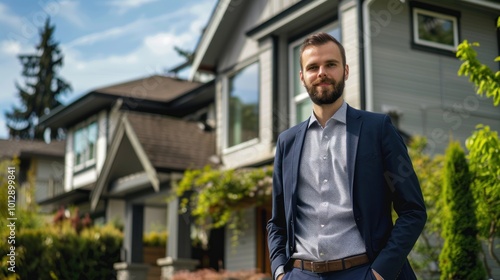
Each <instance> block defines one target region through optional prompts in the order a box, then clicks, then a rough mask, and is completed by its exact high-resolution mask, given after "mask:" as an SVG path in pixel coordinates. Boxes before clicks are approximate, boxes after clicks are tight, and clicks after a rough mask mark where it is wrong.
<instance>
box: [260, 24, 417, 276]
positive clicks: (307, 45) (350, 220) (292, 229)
mask: <svg viewBox="0 0 500 280" xmlns="http://www.w3.org/2000/svg"><path fill="white" fill-rule="evenodd" d="M300 53H301V57H300V63H301V71H300V80H301V81H302V84H303V86H304V87H305V88H306V89H307V92H308V93H309V96H310V98H311V100H312V101H313V113H312V115H311V117H310V118H309V119H308V120H307V121H305V122H303V123H301V124H299V125H297V126H294V127H292V128H290V129H288V130H286V131H284V132H283V133H281V134H280V136H279V138H278V142H277V145H276V155H275V161H274V174H273V194H272V204H273V210H272V216H271V219H270V220H269V222H268V225H267V230H268V241H269V252H270V259H271V269H272V272H273V277H274V279H277V280H282V279H283V280H290V279H304V280H306V279H322V280H329V279H332V280H333V279H335V280H337V279H339V280H343V279H345V280H353V279H354V280H357V279H385V280H393V279H416V277H415V274H414V273H413V271H412V269H411V267H410V265H409V263H408V260H407V255H408V254H409V252H410V251H411V249H412V247H413V245H414V244H415V242H416V240H417V238H418V236H419V235H420V232H421V231H422V229H423V227H424V224H425V221H426V219H427V215H426V211H425V206H424V201H423V197H422V192H421V190H420V185H419V182H418V179H417V177H416V175H415V172H414V171H413V167H412V164H411V161H410V158H409V156H408V153H407V149H406V146H405V144H404V142H403V140H402V138H401V137H400V136H399V134H398V133H397V131H396V129H395V128H394V126H393V125H392V124H391V122H390V119H389V117H387V116H386V115H382V114H376V113H370V112H365V111H360V110H356V109H354V108H351V107H350V106H349V105H347V104H346V103H345V102H344V100H343V97H342V95H343V90H344V82H345V80H347V78H348V77H349V66H348V65H347V64H346V59H345V51H344V48H343V46H342V45H341V44H340V43H339V42H338V41H337V40H336V39H335V38H333V37H332V36H330V35H329V34H326V33H318V34H313V35H311V36H309V37H308V38H306V39H305V41H304V43H303V44H302V47H301V52H300ZM392 207H394V210H395V211H396V213H397V214H398V218H397V220H396V222H395V224H394V225H393V222H392V215H391V209H392Z"/></svg>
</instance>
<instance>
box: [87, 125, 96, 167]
mask: <svg viewBox="0 0 500 280" xmlns="http://www.w3.org/2000/svg"><path fill="white" fill-rule="evenodd" d="M87 139H88V151H89V155H88V159H89V160H91V159H94V158H95V145H96V142H97V123H96V122H93V123H91V124H90V125H89V127H88V135H87Z"/></svg>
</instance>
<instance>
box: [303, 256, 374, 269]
mask: <svg viewBox="0 0 500 280" xmlns="http://www.w3.org/2000/svg"><path fill="white" fill-rule="evenodd" d="M368 262H370V260H369V259H368V256H367V255H366V254H361V255H356V256H352V257H347V258H344V259H339V260H333V261H323V262H313V261H305V260H300V259H296V260H294V261H293V267H295V268H300V269H305V270H308V271H311V272H315V273H325V272H333V271H340V270H344V269H349V268H351V267H354V266H358V265H362V264H365V263H368Z"/></svg>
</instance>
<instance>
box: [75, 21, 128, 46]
mask: <svg viewBox="0 0 500 280" xmlns="http://www.w3.org/2000/svg"><path fill="white" fill-rule="evenodd" d="M128 26H129V25H128ZM128 26H127V25H126V26H122V27H114V28H111V29H107V30H104V31H102V32H97V33H92V34H88V35H85V36H82V37H80V38H77V39H75V40H73V41H71V42H69V43H68V44H66V45H67V46H68V47H78V46H85V45H92V44H94V43H97V42H100V41H105V40H112V39H114V38H117V37H119V36H120V35H123V34H127V33H128V32H127V31H128V28H127V27H128Z"/></svg>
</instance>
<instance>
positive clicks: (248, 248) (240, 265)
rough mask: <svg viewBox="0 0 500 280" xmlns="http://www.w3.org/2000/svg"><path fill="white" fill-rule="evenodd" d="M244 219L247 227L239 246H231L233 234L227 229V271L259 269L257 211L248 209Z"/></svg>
mask: <svg viewBox="0 0 500 280" xmlns="http://www.w3.org/2000/svg"><path fill="white" fill-rule="evenodd" d="M243 219H244V220H245V221H246V223H247V227H246V229H245V230H244V231H243V233H242V235H241V237H240V239H239V241H238V245H237V246H233V245H232V244H231V234H232V232H231V230H229V229H227V227H226V238H225V242H226V244H225V248H226V253H225V258H226V264H225V268H226V270H251V269H255V268H256V267H257V259H256V258H257V257H256V256H257V251H256V250H257V249H256V248H257V245H256V235H255V229H256V225H255V209H254V208H250V209H246V210H245V214H244V217H243Z"/></svg>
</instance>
